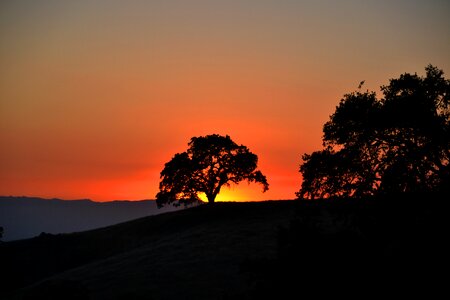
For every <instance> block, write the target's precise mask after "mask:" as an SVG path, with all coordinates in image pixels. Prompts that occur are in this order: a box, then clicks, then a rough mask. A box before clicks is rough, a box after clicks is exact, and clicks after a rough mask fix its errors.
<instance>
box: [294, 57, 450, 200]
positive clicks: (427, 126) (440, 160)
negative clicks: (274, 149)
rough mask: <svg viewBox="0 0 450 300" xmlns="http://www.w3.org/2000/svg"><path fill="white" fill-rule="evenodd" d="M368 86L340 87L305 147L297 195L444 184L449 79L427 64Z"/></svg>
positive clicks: (449, 152) (449, 150) (449, 148)
mask: <svg viewBox="0 0 450 300" xmlns="http://www.w3.org/2000/svg"><path fill="white" fill-rule="evenodd" d="M425 70H426V76H425V77H420V76H418V75H417V74H408V73H406V74H403V75H400V77H399V78H397V79H391V80H390V82H389V85H387V86H382V87H381V90H382V92H383V96H384V97H383V98H381V99H377V97H376V94H375V93H374V92H369V91H366V92H361V91H360V90H359V91H356V92H354V93H351V94H347V95H345V96H344V98H343V99H342V100H341V101H340V103H339V105H338V106H337V107H336V111H335V113H334V114H333V115H331V117H330V120H329V121H328V122H327V123H326V124H325V125H324V128H323V133H324V135H323V144H324V149H323V150H321V151H316V152H313V153H312V154H305V155H304V156H303V161H304V163H303V164H302V165H301V166H300V172H301V173H302V175H303V182H302V186H301V189H300V191H299V192H298V193H297V196H298V197H299V198H308V199H314V198H327V197H336V196H338V197H339V196H344V197H348V196H355V197H358V196H364V195H373V194H377V193H391V192H414V191H430V190H438V189H444V188H446V187H448V184H449V174H450V166H449V158H450V81H449V80H447V79H445V78H444V77H443V75H444V73H443V71H442V70H440V69H438V68H436V67H434V66H432V65H429V66H427V67H426V68H425Z"/></svg>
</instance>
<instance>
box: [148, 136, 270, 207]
mask: <svg viewBox="0 0 450 300" xmlns="http://www.w3.org/2000/svg"><path fill="white" fill-rule="evenodd" d="M188 146H189V148H188V150H187V151H186V152H183V153H177V154H175V156H174V157H173V158H172V160H170V161H169V162H168V163H166V164H165V167H164V169H163V170H162V172H161V183H160V184H159V189H160V191H159V193H158V194H157V195H156V201H157V204H158V206H159V207H161V206H163V205H164V204H169V203H175V205H179V204H181V203H184V204H189V203H193V202H198V201H200V198H199V194H200V193H204V194H205V195H206V197H207V199H208V202H210V203H213V202H214V200H215V198H216V196H217V195H218V194H219V192H220V189H221V188H222V186H224V185H225V186H230V184H231V183H234V184H238V183H239V182H241V181H243V180H247V181H248V182H249V183H250V182H256V183H261V184H262V185H263V192H265V191H267V190H268V189H269V184H268V183H267V179H266V177H265V176H264V175H263V174H262V173H261V171H259V170H257V169H256V168H257V163H258V157H257V156H256V155H255V154H253V153H252V152H250V150H249V149H248V148H247V147H246V146H243V145H237V144H236V143H235V142H233V141H232V140H231V138H230V137H229V136H228V135H227V136H221V135H217V134H213V135H207V136H200V137H193V138H192V139H191V141H190V142H189V144H188Z"/></svg>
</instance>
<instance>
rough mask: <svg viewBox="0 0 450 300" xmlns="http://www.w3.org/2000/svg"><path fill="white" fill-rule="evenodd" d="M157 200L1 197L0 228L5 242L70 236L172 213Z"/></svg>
mask: <svg viewBox="0 0 450 300" xmlns="http://www.w3.org/2000/svg"><path fill="white" fill-rule="evenodd" d="M173 210H175V209H174V207H164V208H163V209H158V208H157V206H156V203H155V201H153V200H142V201H109V202H94V201H91V200H88V199H84V200H61V199H42V198H33V197H0V226H2V227H3V228H4V229H5V233H4V236H3V241H12V240H18V239H25V238H31V237H34V236H37V235H39V234H40V233H41V232H45V233H52V234H56V233H69V232H77V231H84V230H90V229H94V228H99V227H105V226H110V225H114V224H118V223H121V222H125V221H129V220H133V219H137V218H141V217H145V216H149V215H154V214H159V213H163V212H169V211H173Z"/></svg>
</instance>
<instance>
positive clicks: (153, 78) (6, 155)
mask: <svg viewBox="0 0 450 300" xmlns="http://www.w3.org/2000/svg"><path fill="white" fill-rule="evenodd" d="M449 15H450V2H449V1H447V0H423V1H414V0H401V1H400V0H389V1H387V0H373V1H369V0H366V1H364V0H360V1H357V0H341V1H335V0H329V1H325V0H322V1H320V0H319V1H317V0H315V1H313V0H311V1H309V0H305V1H302V0H296V1H294V0H271V1H269V0H239V1H237V0H236V1H235V0H227V1H215V0H203V1H196V0H179V1H172V0H160V1H159V0H158V1H156V0H155V1H134V0H128V1H100V0H98V1H61V0H58V1H56V0H55V1H46V0H44V1H34V0H29V1H20V0H2V1H1V2H0V195H28V196H41V197H60V198H69V199H70V198H91V199H93V200H98V201H103V200H113V199H144V198H154V196H155V194H156V192H157V190H158V183H159V172H160V171H161V170H162V168H163V166H164V163H165V162H167V161H168V160H170V159H171V158H172V156H173V155H174V154H175V153H176V152H182V151H185V150H186V148H187V143H188V142H189V140H190V138H191V137H193V136H199V135H206V134H212V133H218V134H223V135H225V134H229V135H230V136H231V138H232V139H233V140H235V141H236V142H237V143H240V144H244V145H246V146H248V147H249V148H250V150H251V151H252V152H254V153H255V154H257V155H258V156H259V165H260V169H261V170H262V171H263V173H265V175H266V176H267V178H268V180H269V183H270V190H269V191H268V192H266V193H265V194H263V193H261V186H258V185H247V183H241V185H239V186H236V187H234V188H231V189H229V190H228V189H224V190H223V191H222V193H221V194H219V196H218V198H217V200H263V199H292V198H294V193H295V192H296V191H297V190H298V189H299V187H300V183H301V177H300V174H299V173H298V168H299V164H300V162H301V159H300V158H301V155H302V154H303V153H305V152H311V151H313V150H317V149H319V148H320V147H321V137H322V126H323V124H324V122H326V121H327V120H328V118H329V116H330V115H331V114H332V113H333V111H334V109H335V107H336V105H337V104H338V102H339V100H340V99H341V97H342V96H343V94H345V93H348V92H351V91H354V90H355V89H357V87H358V84H359V82H360V81H362V80H366V85H365V88H368V89H370V90H375V91H377V92H378V91H379V86H380V85H383V84H387V81H388V79H389V78H393V77H396V76H398V75H399V74H401V73H404V72H413V73H414V72H418V73H419V74H423V72H424V67H425V66H426V65H427V64H429V63H432V64H434V65H436V66H438V67H439V68H441V69H443V70H444V71H445V72H447V75H446V77H449V76H448V74H449V73H450V55H449V53H450V18H449Z"/></svg>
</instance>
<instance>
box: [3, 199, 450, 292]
mask: <svg viewBox="0 0 450 300" xmlns="http://www.w3.org/2000/svg"><path fill="white" fill-rule="evenodd" d="M412 200H413V199H409V198H407V197H406V198H405V199H372V200H364V201H363V200H360V201H339V202H338V201H315V202H309V201H306V202H305V201H273V202H255V203H216V204H215V205H212V206H211V205H201V206H198V207H194V208H189V209H186V210H182V211H177V212H170V213H165V214H160V215H155V216H149V217H145V218H141V219H137V220H133V221H130V222H126V223H122V224H118V225H114V226H110V227H105V228H101V229H96V230H91V231H86V232H80V233H73V234H60V235H48V234H47V235H41V236H39V237H36V238H33V239H28V240H21V241H14V242H7V243H3V244H2V245H0V255H1V257H3V258H4V265H3V267H2V269H1V272H2V274H1V275H2V278H4V279H3V281H2V283H3V284H4V287H2V289H1V291H2V292H3V296H4V297H5V298H6V299H44V298H45V299H61V298H64V299H261V298H263V299H265V297H268V296H270V297H271V298H274V297H275V298H280V293H281V292H282V290H284V289H286V288H287V287H288V288H289V289H286V290H288V291H289V293H290V294H291V293H292V292H294V293H306V291H311V289H312V288H313V287H314V291H316V292H317V293H321V292H323V291H326V290H327V289H328V290H329V292H330V293H331V294H332V293H334V292H336V289H335V286H333V285H332V283H333V282H339V283H340V286H341V287H343V288H344V289H345V291H344V292H345V293H348V291H349V289H355V288H356V287H358V286H360V284H361V283H365V284H363V285H361V286H363V287H364V288H365V291H363V292H364V293H368V292H369V291H377V292H378V293H379V294H378V295H379V296H382V295H383V294H382V293H384V292H385V289H384V287H385V286H389V287H390V288H392V284H397V283H398V282H399V280H401V279H405V278H406V279H408V280H413V281H410V282H408V284H406V285H404V286H403V285H402V286H401V287H402V289H401V291H402V292H404V291H405V290H404V288H406V287H408V286H411V284H412V286H414V288H415V291H416V290H417V288H424V287H426V289H427V291H428V293H430V289H429V286H428V285H427V286H425V285H424V282H425V280H424V279H427V278H428V279H429V278H432V279H433V283H434V284H438V282H439V280H437V279H438V277H439V275H437V274H439V273H437V272H435V268H436V270H438V269H439V262H440V261H441V260H442V258H443V257H445V255H446V254H445V253H446V252H445V250H444V249H446V248H445V247H444V242H445V240H446V238H445V236H446V235H445V229H444V228H446V225H448V221H447V219H446V218H445V215H444V214H443V206H442V203H443V202H442V201H441V200H443V199H427V201H424V200H423V199H419V200H418V201H412ZM437 200H439V201H437ZM282 228H284V229H282ZM330 266H331V267H330ZM375 270H376V271H377V272H380V273H374V272H375ZM418 270H420V271H418ZM422 270H425V271H423V272H422ZM352 272H355V273H353V274H352ZM310 284H311V285H310ZM437 290H438V289H437V288H435V289H434V290H433V291H434V292H436V291H437ZM255 291H256V292H255ZM380 291H382V293H380ZM345 293H344V294H345ZM290 294H288V295H290ZM363 295H366V294H363Z"/></svg>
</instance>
